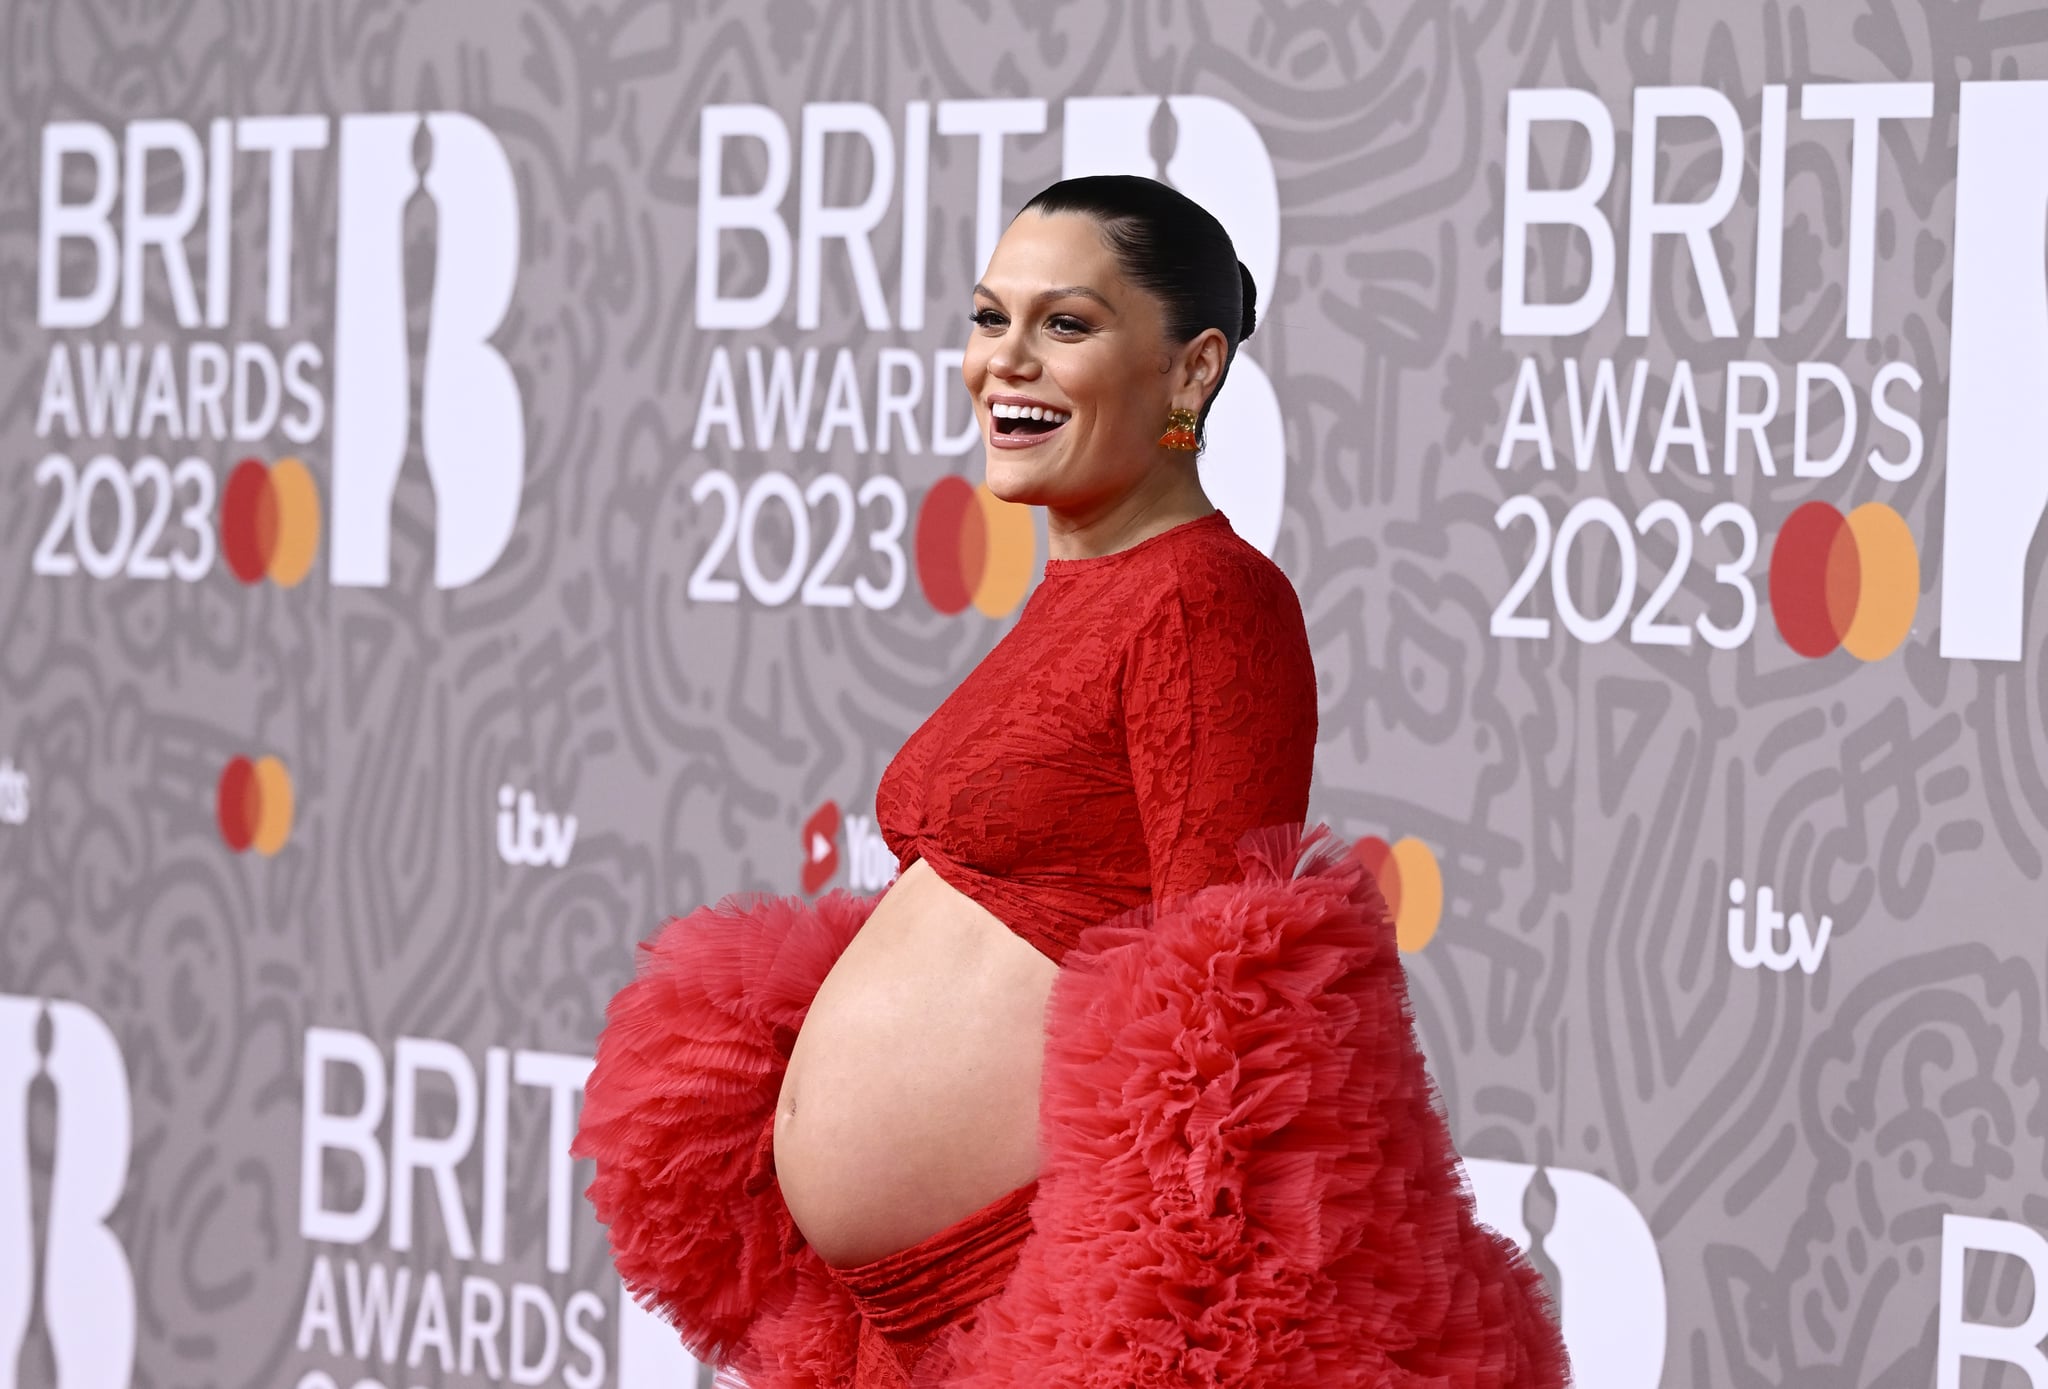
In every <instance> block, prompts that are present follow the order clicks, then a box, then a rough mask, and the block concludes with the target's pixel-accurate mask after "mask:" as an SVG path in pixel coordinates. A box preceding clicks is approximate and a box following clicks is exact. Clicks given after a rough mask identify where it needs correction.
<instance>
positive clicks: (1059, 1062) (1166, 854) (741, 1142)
mask: <svg viewBox="0 0 2048 1389" xmlns="http://www.w3.org/2000/svg"><path fill="white" fill-rule="evenodd" d="M971 319H972V328H971V331H970V335H969V339H968V346H967V350H966V354H965V361H964V363H963V367H962V370H963V374H964V376H965V379H966V384H967V389H968V391H969V393H970V394H971V395H972V396H973V398H974V402H975V409H976V412H977V414H978V416H979V418H980V421H981V425H982V432H983V436H984V440H985V443H986V460H987V481H988V486H989V488H990V490H991V491H992V492H994V493H995V494H996V495H997V496H999V497H1002V498H1004V499H1005V500H1008V501H1012V502H1018V503H1025V504H1030V505H1036V506H1043V507H1045V508H1046V520H1047V529H1048V532H1049V538H1050V548H1051V557H1050V559H1049V560H1048V561H1047V564H1046V571H1045V577H1044V581H1043V582H1042V583H1041V584H1040V585H1039V587H1038V588H1037V589H1036V590H1035V591H1034V592H1033V593H1032V595H1031V597H1030V599H1029V601H1028V602H1027V603H1026V605H1025V607H1024V610H1023V612H1022V614H1021V615H1020V616H1019V619H1018V621H1017V623H1016V625H1015V626H1014V627H1013V628H1012V629H1011V631H1010V632H1009V633H1008V634H1006V635H1005V636H1004V638H1003V639H1002V640H1001V641H1000V642H998V643H997V644H996V646H995V648H994V649H993V650H992V651H991V652H990V653H989V655H988V656H987V658H985V659H984V660H983V661H982V663H981V664H980V665H979V666H977V667H976V668H975V670H974V671H973V672H971V673H970V674H969V675H968V677H967V678H966V680H965V681H963V682H962V684H961V685H960V687H959V688H958V689H956V690H955V691H954V692H953V694H952V695H951V696H949V697H948V698H947V699H946V701H945V702H944V703H943V704H941V705H940V707H939V708H938V710H937V711H936V712H935V713H934V714H933V715H932V717H931V718H930V719H929V720H928V721H927V722H926V723H925V724H924V725H923V726H922V727H921V728H919V729H918V731H917V732H916V733H915V734H913V735H912V737H911V738H910V740H909V741H908V742H907V743H906V744H905V745H904V747H903V749H902V750H901V752H900V753H899V754H898V755H897V757H896V758H895V760H894V761H893V762H892V763H891V764H890V766H889V768H888V770H887V772H886V773H885V774H884V776H883V779H882V783H881V785H880V788H879V789H878V792H877V796H876V809H877V817H878V820H879V822H880V826H881V829H882V832H883V834H884V837H885V840H886V842H887V843H888V845H889V847H890V849H891V850H892V852H894V853H895V854H896V855H897V858H898V861H899V864H900V866H901V872H900V875H899V876H898V878H897V879H896V881H895V882H894V883H893V884H892V885H891V886H890V888H889V889H888V891H886V892H885V893H882V894H880V895H879V896H878V897H875V898H855V897H852V896H850V895H848V894H847V893H845V892H843V891H842V892H835V893H832V894H829V895H828V896H827V897H825V898H824V899H822V900H821V901H819V902H818V903H817V904H816V906H815V907H811V906H807V905H805V904H804V903H802V902H801V901H799V900H797V899H791V898H762V897H744V898H742V897H732V898H728V899H726V900H725V901H723V902H721V903H719V904H718V905H717V906H716V907H712V908H709V909H706V910H702V911H699V912H695V913H692V914H691V915H690V916H687V917H685V918H683V919H681V920H680V921H676V922H672V923H670V925H669V926H668V927H667V928H665V930H664V931H663V932H662V933H661V935H660V936H658V937H657V938H656V939H655V940H653V941H651V942H649V943H648V944H647V945H645V946H643V947H642V959H641V966H640V970H639V977H638V978H636V980H635V981H634V982H633V983H632V984H630V985H628V986H627V988H626V989H624V990H622V991H621V993H620V995H619V997H618V998H617V999H616V1000H614V1002H613V1005H612V1008H611V1010H610V1013H609V1016H608V1021H607V1027H606V1030H605V1033H604V1035H603V1037H602V1038H601V1040H600V1042H599V1047H598V1058H597V1066H596V1069H595V1071H594V1072H593V1075H592V1077H591V1081H590V1085H589V1088H588V1090H587V1092H586V1100H585V1109H584V1116H583V1121H582V1127H581V1131H580V1133H579V1136H578V1140H577V1146H576V1152H577V1153H578V1155H579V1156H589V1157H593V1158H595V1159H596V1160H597V1165H598V1174H597V1179H596V1181H595V1182H594V1183H593V1184H592V1186H591V1188H590V1195H591V1199H592V1201H593V1203H594V1204H595V1205H596V1207H597V1209H598V1213H599V1216H600V1218H602V1219H603V1220H605V1221H606V1222H607V1223H608V1224H609V1226H610V1228H611V1238H612V1242H613V1248H614V1255H615V1258H616V1260H617V1262H618V1265H619V1268H620V1271H621V1274H622V1275H623V1276H624V1277H625V1279H626V1281H627V1283H628V1285H629V1286H631V1287H632V1288H633V1289H634V1291H635V1292H636V1293H637V1294H639V1295H640V1296H642V1297H643V1299H645V1300H647V1301H649V1302H650V1303H651V1304H653V1305H655V1306H656V1307H658V1308H659V1309H660V1310H662V1311H663V1312H665V1313H666V1314H668V1315H669V1316H670V1317H671V1319H672V1320H674V1321H675V1322H676V1323H677V1325H678V1326H679V1328H680V1329H681V1330H682V1333H683V1336H684V1339H685V1341H686V1342H687V1343H688V1344H689V1345H690V1346H691V1348H692V1349H693V1350H694V1351H695V1352H696V1353H697V1354H698V1355H699V1356H700V1357H704V1358H709V1359H713V1360H716V1361H719V1362H721V1363H724V1364H727V1365H730V1366H731V1367H732V1368H733V1369H735V1370H736V1371H737V1372H738V1373H739V1374H740V1375H741V1377H743V1378H744V1380H745V1381H746V1383H747V1384H748V1385H749V1386H750V1389H782V1387H783V1386H798V1385H807V1386H820V1387H821V1389H823V1387H825V1386H847V1385H852V1386H856V1389H858V1387H859V1386H869V1385H875V1386H881V1385H913V1384H915V1385H924V1384H931V1385H939V1384H944V1385H973V1386H995V1385H1011V1384H1015V1385H1019V1386H1023V1385H1034V1386H1035V1385H1054V1384H1077V1385H1078V1384H1082V1383H1086V1384H1088V1385H1103V1386H1108V1385H1133V1386H1150V1385H1155V1384H1158V1385H1164V1384H1173V1385H1181V1384H1190V1385H1192V1384H1221V1385H1233V1386H1235V1385H1268V1384H1270V1385H1275V1386H1278V1385H1283V1384H1284V1385H1299V1384H1318V1385H1321V1384H1356V1385H1378V1384H1386V1383H1394V1382H1400V1383H1405V1382H1408V1381H1407V1379H1406V1378H1404V1377H1405V1376H1414V1377H1415V1382H1417V1383H1421V1382H1425V1381H1427V1382H1430V1383H1442V1384H1452V1385H1473V1386H1478V1385H1486V1386H1498V1387H1499V1389H1509V1386H1543V1387H1545V1389H1547V1386H1552V1385H1557V1384H1561V1383H1562V1382H1563V1380H1564V1357H1563V1349H1562V1345H1561V1343H1560V1342H1559V1340H1558V1337H1557V1332H1556V1328H1555V1326H1554V1325H1553V1324H1552V1322H1551V1321H1550V1318H1549V1314H1548V1310H1547V1302H1546V1299H1545V1297H1544V1294H1543V1292H1542V1290H1541V1287H1540V1284H1539V1283H1538V1282H1537V1280H1536V1275H1535V1274H1534V1273H1533V1271H1531V1270H1530V1268H1529V1266H1528V1264H1527V1262H1526V1261H1525V1260H1522V1259H1521V1257H1520V1256H1519V1255H1518V1254H1516V1253H1515V1252H1514V1250H1513V1246H1512V1245H1510V1244H1508V1243H1507V1241H1505V1240H1503V1239H1501V1238H1500V1237H1499V1236H1497V1235H1494V1234H1493V1233H1492V1232H1491V1231H1488V1230H1486V1229H1485V1228H1484V1227H1483V1226H1478V1225H1476V1224H1475V1223H1474V1221H1473V1220H1472V1214H1471V1206H1470V1201H1469V1198H1468V1197H1466V1196H1465V1195H1464V1194H1463V1193H1462V1190H1461V1188H1460V1185H1459V1181H1460V1174H1459V1172H1458V1169H1457V1166H1456V1157H1455V1154H1454V1153H1453V1152H1452V1150H1451V1148H1450V1144H1449V1139H1448V1135H1447V1133H1446V1131H1445V1128H1444V1124H1443V1120H1442V1116H1441V1114H1440V1113H1439V1112H1438V1111H1437V1110H1436V1108H1435V1106H1434V1103H1433V1096H1432V1092H1431V1091H1430V1088H1429V1083H1428V1079H1427V1076H1426V1074H1425V1073H1424V1071H1423V1068H1422V1061H1421V1056H1420V1052H1419V1050H1418V1049H1417V1048H1416V1045H1415V1040H1414V1036H1413V1033H1412V1027H1411V1023H1410V1020H1409V1017H1408V1014H1407V1011H1406V992H1405V985H1404V983H1403V981H1402V977H1401V974H1400V964H1399V959H1398V955H1397V954H1396V952H1395V947H1394V943H1393V933H1392V928H1391V925H1390V924H1389V923H1388V922H1387V919H1386V914H1385V909H1384V904H1383V903H1382V902H1381V901H1380V900H1379V898H1378V895H1377V893H1376V891H1375V890H1374V889H1373V887H1372V886H1371V884H1370V881H1369V879H1367V878H1366V877H1365V875H1364V874H1363V873H1362V871H1361V870H1360V869H1359V868H1358V867H1357V865H1356V864H1355V862H1353V861H1351V860H1350V859H1349V858H1348V857H1347V856H1345V855H1343V854H1341V853H1340V852H1338V851H1337V846H1336V845H1335V844H1334V842H1333V841H1331V840H1330V839H1329V838H1328V836H1327V833H1326V831H1324V830H1323V829H1321V828H1320V827H1319V828H1318V829H1316V830H1314V831H1310V832H1308V833H1307V834H1304V833H1303V829H1302V824H1301V822H1302V820H1303V817H1304V816H1305V815H1306V812H1307V805H1308V793H1309V778H1310V770H1311V763H1312V760H1313V753H1314V746H1315V727H1316V704H1315V672H1314V667H1313V664H1312V662H1311V659H1310V652H1309V645H1308V639H1307V634H1306V631H1305V629H1304V626H1303V622H1302V616H1301V609H1300V604H1299V601H1298V600H1297V598H1296V597H1295V594H1294V591H1293V589H1292V587H1291V586H1290V585H1289V584H1288V582H1287V579H1286V578H1285V576H1284V575H1283V574H1281V572H1280V571H1279V570H1278V569H1277V568H1276V567H1275V566H1274V565H1273V564H1272V563H1271V562H1270V561H1269V560H1267V559H1266V558H1265V557H1264V556H1263V555H1261V554H1260V553H1259V552H1258V551H1257V550H1256V549H1254V548H1253V547H1252V546H1250V545H1249V544H1247V543H1246V542H1244V541H1243V540H1241V539H1240V538H1239V537H1238V536H1237V535H1236V534H1235V532H1234V531H1233V530H1232V529H1231V527H1230V523H1229V520H1228V518H1227V517H1226V516H1224V514H1223V513H1222V512H1220V511H1218V510H1217V509H1216V508H1215V507H1214V506H1212V505H1211V504H1210V502H1209V500H1208V499H1207V497H1205V496H1204V495H1203V492H1202V486H1201V482H1200V479H1199V477H1198V475H1197V472H1196V468H1195V461H1194V460H1195V456H1196V451H1197V448H1198V445H1199V441H1200V436H1201V432H1202V429H1203V426H1204V424H1205V422H1206V419H1207V416H1208V412H1209V407H1210V405H1211V404H1212V403H1213V401H1214V399H1215V395H1216V392H1217V390H1218V389H1219V388H1220V387H1221V386H1222V384H1223V380H1224V378H1225V375H1226V374H1227V372H1228V370H1229V366H1230V362H1231V358H1232V356H1233V354H1234V353H1235V352H1236V349H1237V346H1238V343H1239V342H1240V341H1242V339H1243V338H1244V337H1246V336H1248V335H1249V334H1250V332H1251V331H1252V326H1253V322H1254V288H1253V285H1252V283H1251V277H1250V275H1249V274H1248V273H1247V272H1246V271H1245V270H1244V268H1243V267H1242V265H1240V264H1239V263H1238V261H1237V258H1236V255H1235V252H1234V251H1233V249H1232V247H1231V244H1230V240H1229V237H1228V236H1227V234H1226V233H1225V232H1224V231H1223V228H1222V227H1221V225H1220V224H1218V223H1217V222H1216V220H1215V219H1214V218H1213V217H1211V216H1210V215H1209V214H1208V213H1207V212H1205V211H1204V210H1203V209H1202V208H1201V207H1199V206H1198V205H1196V204H1195V203H1193V202H1191V201H1190V200H1188V199H1187V198H1185V197H1183V196H1181V195H1180V194H1178V193H1176V192H1174V191H1173V190H1171V189H1169V188H1167V187H1166V186H1165V185H1163V184H1160V183H1156V182H1153V181H1151V180H1147V179H1138V178H1125V177H1098V178H1081V179H1070V180H1067V181H1065V182H1062V183H1058V184H1055V185H1053V186H1052V187H1051V188H1048V189H1046V190H1045V191H1044V192H1043V193H1041V194H1039V195H1038V197H1036V198H1034V199H1032V201H1031V202H1030V204H1028V205H1027V206H1026V207H1025V209H1024V210H1023V211H1022V212H1021V213H1019V214H1018V216H1017V218H1016V220H1015V221H1013V222H1012V223H1011V225H1010V227H1009V228H1008V230H1007V231H1006V233H1005V234H1004V236H1003V238H1002V239H1001V241H1000V242H999V243H998V245H997V247H996V249H995V252H994V254H993V256H992V257H991V258H990V261H989V264H988V267H987V271H986V274H985V275H984V278H983V280H982V282H981V283H980V284H978V285H976V286H975V289H974V308H973V312H972V315H971ZM1431 1376H1437V1377H1439V1378H1436V1379H1431V1378H1430V1377H1431Z"/></svg>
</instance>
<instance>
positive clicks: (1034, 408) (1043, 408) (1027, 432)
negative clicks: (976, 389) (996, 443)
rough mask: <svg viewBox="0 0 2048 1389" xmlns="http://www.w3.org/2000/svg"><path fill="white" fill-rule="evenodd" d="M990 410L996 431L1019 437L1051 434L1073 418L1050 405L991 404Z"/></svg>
mask: <svg viewBox="0 0 2048 1389" xmlns="http://www.w3.org/2000/svg"><path fill="white" fill-rule="evenodd" d="M988 411H989V415H990V416H991V417H992V418H993V419H994V420H995V428H996V433H998V434H1007V435H1013V436H1016V437H1018V438H1028V437H1031V436H1033V435H1039V434H1050V433H1052V431H1053V430H1055V429H1058V428H1059V427H1060V426H1061V425H1063V424H1065V423H1066V422H1067V421H1068V420H1069V419H1071V418H1073V417H1072V416H1071V415H1069V414H1067V413H1066V412H1065V411H1064V410H1055V409H1053V408H1052V407H1051V406H1049V405H991V406H989V407H988Z"/></svg>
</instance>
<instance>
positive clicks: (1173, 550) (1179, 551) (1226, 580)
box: [1132, 524, 1307, 645]
mask: <svg viewBox="0 0 2048 1389" xmlns="http://www.w3.org/2000/svg"><path fill="white" fill-rule="evenodd" d="M1148 570H1149V572H1148V573H1147V575H1146V576H1145V577H1146V582H1145V583H1144V584H1143V585H1141V586H1140V591H1139V592H1138V593H1136V594H1134V595H1132V597H1133V599H1134V600H1135V603H1136V607H1137V608H1138V610H1139V612H1140V613H1141V615H1142V616H1143V617H1146V618H1151V619H1154V620H1163V619H1165V618H1167V617H1168V616H1169V615H1172V614H1178V615H1180V616H1181V617H1183V618H1184V619H1185V620H1186V621H1187V622H1188V623H1189V624H1190V626H1191V627H1192V628H1196V629H1201V630H1218V629H1221V630H1225V631H1227V630H1230V629H1232V628H1237V629H1241V630H1245V631H1254V630H1257V629H1260V628H1272V627H1274V626H1276V625H1277V626H1278V627H1281V628H1292V629H1295V630H1296V631H1298V632H1299V633H1300V636H1301V640H1302V642H1303V643H1304V645H1305V644H1306V641H1307V633H1306V631H1305V630H1303V622H1302V613H1301V598H1300V596H1299V595H1298V594H1297V593H1296V592H1295V590H1294V584H1293V581H1292V580H1290V579H1289V578H1288V577H1287V575H1286V573H1285V571H1283V570H1282V569H1281V568H1280V566H1279V565H1277V564H1275V563H1274V562H1273V561H1272V560H1271V559H1269V558H1267V557H1266V556H1265V555H1264V554H1262V553H1260V551H1259V549H1258V547H1257V546H1255V545H1253V544H1252V543H1251V542H1250V541H1248V540H1246V539H1245V538H1244V537H1243V536H1241V535H1239V534H1237V532H1236V531H1234V530H1232V529H1230V528H1229V526H1228V525H1227V524H1218V525H1214V526H1199V527H1191V528H1189V530H1188V532H1187V533H1186V534H1185V535H1179V536H1175V537H1173V538H1172V543H1171V544H1168V545H1164V546H1161V547H1160V551H1159V554H1158V555H1157V556H1156V557H1155V558H1154V560H1153V563H1152V564H1151V565H1149V566H1148Z"/></svg>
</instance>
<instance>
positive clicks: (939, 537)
mask: <svg viewBox="0 0 2048 1389" xmlns="http://www.w3.org/2000/svg"><path fill="white" fill-rule="evenodd" d="M1037 554H1038V539H1037V535H1036V532H1035V531H1034V530H1033V528H1032V525H1031V508H1029V507H1027V506H1020V505H1018V504H1017V503H1016V502H1006V501H1004V500H1003V499H1002V498H1000V497H998V496H996V494H995V493H993V492H991V491H989V490H988V488H987V487H986V486H984V485H980V484H976V483H970V482H968V481H967V479H966V478H963V477H946V478H941V479H939V481H938V482H937V483H935V484H934V485H933V487H932V490H931V491H929V492H927V493H925V498H924V505H923V507H922V508H920V509H919V511H918V513H917V581H918V583H919V584H920V585H921V586H922V587H923V588H924V596H925V597H926V599H928V600H929V601H930V603H931V605H932V606H933V607H934V608H937V609H938V610H939V611H940V612H942V613H956V612H959V611H961V610H962V609H964V608H965V607H967V605H968V604H970V603H972V604H973V605H974V606H975V607H976V608H979V609H980V610H981V611H982V612H983V613H984V614H986V615H987V616H989V617H1002V616H1005V615H1006V614H1008V613H1010V612H1012V611H1014V610H1015V609H1016V607H1017V604H1018V603H1020V602H1022V601H1023V599H1024V590H1025V589H1026V588H1027V587H1029V586H1030V583H1031V566H1032V561H1033V560H1034V559H1036V558H1037Z"/></svg>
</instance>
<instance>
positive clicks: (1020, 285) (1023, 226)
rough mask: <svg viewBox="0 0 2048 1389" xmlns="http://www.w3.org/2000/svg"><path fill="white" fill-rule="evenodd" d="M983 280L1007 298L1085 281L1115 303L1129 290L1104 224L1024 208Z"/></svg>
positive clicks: (1075, 215)
mask: <svg viewBox="0 0 2048 1389" xmlns="http://www.w3.org/2000/svg"><path fill="white" fill-rule="evenodd" d="M981 279H982V283H983V284H985V285H987V286H988V287H989V288H990V289H992V290H994V291H995V292H996V293H998V294H1001V295H1004V296H1005V297H1007V296H1009V295H1011V294H1033V293H1036V292H1037V291H1039V290H1041V289H1046V288H1049V287H1052V286H1055V285H1082V286H1085V287H1087V288H1089V289H1092V290H1094V291H1095V292H1096V293H1097V294H1100V295H1101V296H1102V297H1103V298H1105V299H1107V300H1109V301H1110V302H1112V303H1120V302H1122V301H1123V300H1125V299H1126V298H1127V297H1128V293H1129V291H1128V288H1127V286H1126V285H1125V282H1124V277H1123V274H1122V272H1121V271H1120V270H1119V269H1118V267H1117V263H1116V255H1115V253H1113V252H1112V251H1111V250H1110V249H1109V245H1108V243H1107V242H1105V241H1104V240H1103V239H1102V230H1101V228H1099V227H1097V226H1096V225H1095V223H1094V221H1093V220H1092V219H1090V218H1087V217H1083V216H1081V215H1080V214H1079V213H1072V212H1056V213H1053V214H1052V215H1051V216H1047V215H1045V214H1044V213H1041V212H1038V211H1036V210H1031V211H1026V212H1022V213H1019V214H1018V216H1017V219H1016V220H1015V221H1013V222H1011V223H1010V225H1009V226H1008V227H1007V228H1006V229H1005V230H1004V232H1003V235H1002V239H1001V240H1000V241H998V242H996V248H995V251H994V252H993V253H992V254H991V255H990V256H989V259H988V270H987V272H986V273H985V274H984V275H983V276H982V277H981Z"/></svg>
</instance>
